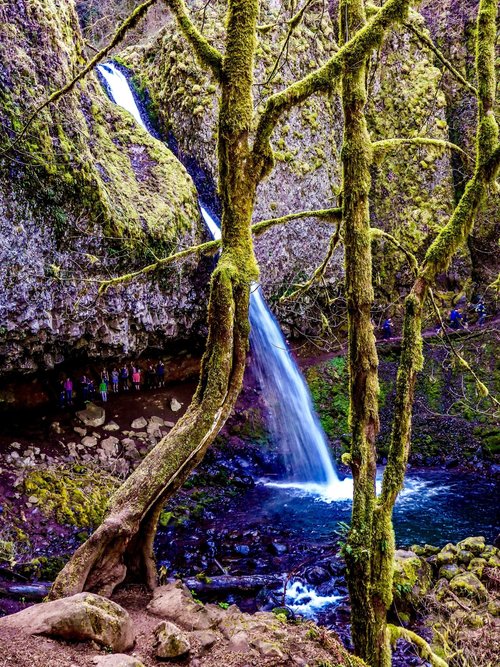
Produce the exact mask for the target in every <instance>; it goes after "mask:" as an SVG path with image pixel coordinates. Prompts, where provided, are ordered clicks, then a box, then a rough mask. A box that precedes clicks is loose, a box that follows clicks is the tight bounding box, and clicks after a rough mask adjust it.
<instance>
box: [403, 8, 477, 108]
mask: <svg viewBox="0 0 500 667" xmlns="http://www.w3.org/2000/svg"><path fill="white" fill-rule="evenodd" d="M416 16H417V15H416V14H415V13H414V12H412V11H410V18H409V20H408V21H405V22H404V23H403V25H404V26H405V28H408V30H410V31H411V32H412V33H413V34H414V35H415V37H416V38H417V39H418V41H419V42H421V43H422V44H424V46H426V47H427V48H428V49H430V50H431V51H432V52H433V53H434V55H435V56H436V57H437V58H438V59H439V60H440V61H441V63H442V64H443V65H444V66H445V67H446V69H447V70H449V71H450V72H451V74H453V76H454V77H455V78H456V79H458V81H460V83H461V84H463V85H464V86H465V87H466V88H468V89H469V91H470V92H471V93H472V94H473V95H474V96H476V97H477V88H475V87H474V86H473V85H472V84H471V83H469V82H468V81H467V79H466V78H465V77H464V76H463V75H462V74H460V72H459V71H458V70H457V69H456V68H455V67H454V66H453V65H452V63H451V62H450V61H449V60H448V59H447V58H446V57H445V56H444V55H443V54H442V53H441V51H440V50H439V49H438V48H437V46H436V45H435V44H434V42H433V41H432V39H431V38H430V37H429V35H426V34H425V32H423V31H422V30H420V28H419V27H418V24H417V21H416Z"/></svg>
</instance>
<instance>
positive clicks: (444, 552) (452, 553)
mask: <svg viewBox="0 0 500 667" xmlns="http://www.w3.org/2000/svg"><path fill="white" fill-rule="evenodd" d="M464 548H465V547H464ZM458 551H459V549H457V547H456V546H455V545H454V544H451V543H449V544H447V545H446V546H444V547H443V548H442V549H441V551H440V552H439V553H438V554H437V556H436V563H437V564H438V566H441V565H449V564H450V563H454V562H455V561H456V559H457V554H458Z"/></svg>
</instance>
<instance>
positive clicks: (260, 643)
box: [252, 639, 285, 660]
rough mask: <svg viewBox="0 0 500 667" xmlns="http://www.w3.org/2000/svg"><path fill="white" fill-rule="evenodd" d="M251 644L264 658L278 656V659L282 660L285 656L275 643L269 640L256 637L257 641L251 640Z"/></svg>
mask: <svg viewBox="0 0 500 667" xmlns="http://www.w3.org/2000/svg"><path fill="white" fill-rule="evenodd" d="M252 646H254V647H255V648H256V649H257V651H258V652H259V653H260V654H261V655H262V656H263V657H265V658H279V659H280V660H283V659H284V657H285V654H284V653H283V651H282V650H281V649H280V648H279V647H278V646H277V645H276V644H273V643H271V642H266V641H264V640H262V639H257V641H254V642H252Z"/></svg>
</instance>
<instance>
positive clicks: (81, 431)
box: [73, 426, 87, 438]
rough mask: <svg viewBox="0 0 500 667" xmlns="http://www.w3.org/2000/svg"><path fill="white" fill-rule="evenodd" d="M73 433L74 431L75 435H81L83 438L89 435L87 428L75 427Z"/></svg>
mask: <svg viewBox="0 0 500 667" xmlns="http://www.w3.org/2000/svg"><path fill="white" fill-rule="evenodd" d="M73 431H74V432H75V433H78V435H81V436H82V438H83V437H84V436H86V435H87V429H86V428H82V427H81V426H74V427H73Z"/></svg>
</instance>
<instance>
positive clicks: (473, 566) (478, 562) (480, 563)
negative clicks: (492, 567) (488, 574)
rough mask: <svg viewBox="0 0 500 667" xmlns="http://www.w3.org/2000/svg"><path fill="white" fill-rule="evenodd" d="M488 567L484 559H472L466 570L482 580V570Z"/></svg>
mask: <svg viewBox="0 0 500 667" xmlns="http://www.w3.org/2000/svg"><path fill="white" fill-rule="evenodd" d="M487 565H488V561H487V560H486V559H485V558H473V559H472V560H471V561H470V563H469V565H468V567H467V569H468V570H469V571H470V572H474V574H475V575H476V576H477V577H479V579H481V578H482V576H483V570H484V568H485V567H486V566H487Z"/></svg>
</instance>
